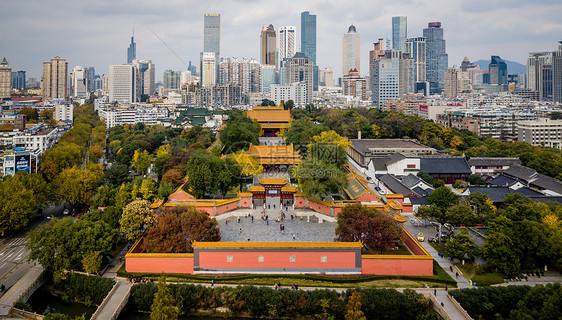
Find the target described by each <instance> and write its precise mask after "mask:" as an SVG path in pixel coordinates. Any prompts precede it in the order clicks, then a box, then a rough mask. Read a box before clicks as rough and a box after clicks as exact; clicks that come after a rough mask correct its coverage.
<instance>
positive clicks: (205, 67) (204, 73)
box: [200, 52, 217, 88]
mask: <svg viewBox="0 0 562 320" xmlns="http://www.w3.org/2000/svg"><path fill="white" fill-rule="evenodd" d="M200 69H201V86H202V87H209V88H210V87H212V86H214V85H215V84H216V83H217V54H216V53H215V52H201V68H200Z"/></svg>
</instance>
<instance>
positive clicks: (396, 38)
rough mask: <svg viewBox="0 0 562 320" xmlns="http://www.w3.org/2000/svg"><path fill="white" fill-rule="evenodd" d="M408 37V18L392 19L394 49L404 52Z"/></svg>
mask: <svg viewBox="0 0 562 320" xmlns="http://www.w3.org/2000/svg"><path fill="white" fill-rule="evenodd" d="M407 37H408V21H407V18H406V17H392V49H394V50H400V51H402V52H404V51H405V50H406V38H407Z"/></svg>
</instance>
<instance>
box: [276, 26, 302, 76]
mask: <svg viewBox="0 0 562 320" xmlns="http://www.w3.org/2000/svg"><path fill="white" fill-rule="evenodd" d="M277 51H278V59H279V62H278V64H277V66H278V68H281V67H283V65H282V63H283V59H285V58H288V59H290V58H292V57H293V56H294V55H295V53H296V52H297V27H295V26H283V27H281V28H279V47H278V50H277Z"/></svg>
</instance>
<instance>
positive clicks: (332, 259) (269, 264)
mask: <svg viewBox="0 0 562 320" xmlns="http://www.w3.org/2000/svg"><path fill="white" fill-rule="evenodd" d="M227 256H232V262H227V261H226V257H227ZM258 256H263V257H264V262H258ZM289 256H295V258H296V259H295V260H296V261H295V262H290V261H289ZM321 256H326V257H327V261H326V262H321V261H320V257H321ZM199 267H200V268H208V269H224V268H233V269H238V268H244V269H248V268H250V269H257V268H265V269H269V268H275V269H279V268H286V269H303V268H308V269H318V268H322V269H353V268H355V252H279V251H278V252H270V251H266V252H236V251H230V252H228V251H225V252H199Z"/></svg>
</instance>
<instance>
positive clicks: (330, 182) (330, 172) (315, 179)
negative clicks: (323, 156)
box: [292, 160, 347, 197]
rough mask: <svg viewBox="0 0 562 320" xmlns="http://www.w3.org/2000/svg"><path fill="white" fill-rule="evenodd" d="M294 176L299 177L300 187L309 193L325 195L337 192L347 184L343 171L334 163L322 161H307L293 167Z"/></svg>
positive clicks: (311, 194)
mask: <svg viewBox="0 0 562 320" xmlns="http://www.w3.org/2000/svg"><path fill="white" fill-rule="evenodd" d="M292 171H293V176H294V177H296V178H297V180H298V183H299V188H300V189H301V191H302V192H303V193H304V194H306V195H308V196H313V195H318V196H321V197H324V196H326V195H328V194H330V193H337V192H339V191H340V190H341V189H342V188H344V187H345V186H346V184H347V178H346V175H345V173H344V172H343V171H341V170H340V169H339V168H338V167H336V166H335V165H333V164H326V163H324V162H322V161H320V162H313V161H308V160H307V161H305V162H303V163H300V164H299V165H297V166H295V167H293V168H292Z"/></svg>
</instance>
